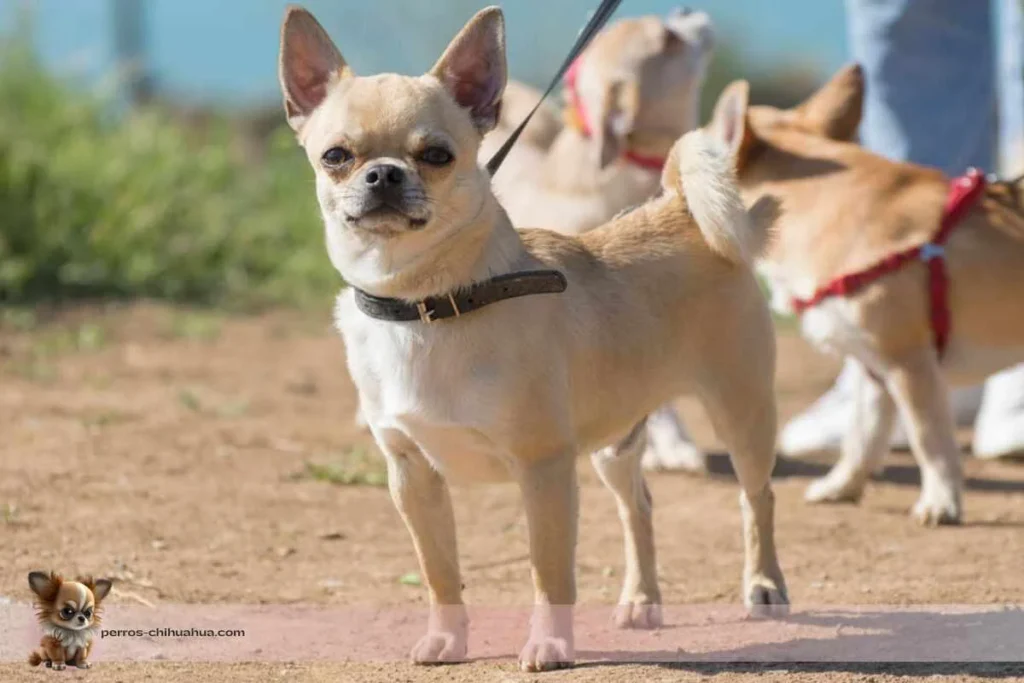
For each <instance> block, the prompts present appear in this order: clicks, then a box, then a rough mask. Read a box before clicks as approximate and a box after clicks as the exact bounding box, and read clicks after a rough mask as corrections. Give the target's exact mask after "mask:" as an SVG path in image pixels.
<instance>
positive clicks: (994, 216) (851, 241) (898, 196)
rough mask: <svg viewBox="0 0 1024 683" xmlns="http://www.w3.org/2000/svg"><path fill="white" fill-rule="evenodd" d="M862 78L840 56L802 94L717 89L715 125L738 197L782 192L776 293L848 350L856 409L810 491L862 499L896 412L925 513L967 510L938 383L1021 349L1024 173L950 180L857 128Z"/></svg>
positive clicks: (774, 262) (1008, 361) (770, 265)
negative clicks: (1023, 179)
mask: <svg viewBox="0 0 1024 683" xmlns="http://www.w3.org/2000/svg"><path fill="white" fill-rule="evenodd" d="M863 98H864V79H863V74H862V72H861V70H860V68H859V67H858V66H856V65H854V66H850V67H847V68H846V69H844V70H842V71H841V72H840V73H839V74H837V75H836V76H835V77H834V78H833V79H832V80H831V81H830V82H829V83H828V84H826V85H825V86H824V87H823V88H822V89H821V90H819V91H818V92H817V93H815V94H814V95H813V96H812V97H811V98H810V99H808V100H807V101H806V102H804V103H803V104H801V105H800V106H798V107H795V108H793V109H789V110H779V109H775V108H771V107H763V106H749V105H748V86H747V84H746V83H744V82H736V83H734V84H732V85H731V86H729V87H728V88H727V89H726V90H725V92H724V93H723V94H722V96H721V98H720V99H719V101H718V104H717V105H716V108H715V114H714V116H713V118H712V122H711V124H710V126H709V129H710V130H711V131H712V132H713V133H714V134H715V135H716V136H717V137H718V139H719V140H720V142H722V143H723V144H725V145H726V146H727V147H728V148H729V149H730V150H731V153H732V156H733V161H734V165H735V168H736V170H737V176H738V179H739V183H740V187H741V189H742V191H743V193H744V196H745V199H746V200H747V201H748V202H753V201H756V200H758V199H759V198H761V197H763V196H765V195H769V196H772V197H774V198H776V199H779V200H781V202H782V205H783V207H784V214H783V218H782V219H781V220H780V221H779V222H778V233H777V235H776V239H775V240H774V245H773V246H772V248H771V249H770V250H769V252H768V253H767V255H766V258H765V259H763V260H762V262H761V263H760V264H759V270H760V271H761V273H762V274H763V275H764V276H766V279H767V280H768V282H769V284H770V286H771V289H772V297H773V306H774V307H775V308H776V310H778V311H780V312H784V313H798V314H800V315H801V324H802V330H803V333H804V336H805V337H807V338H809V339H810V340H811V341H812V342H814V343H816V344H817V345H818V346H820V347H822V348H824V349H827V350H831V351H834V352H837V353H839V354H840V355H843V356H847V357H849V358H853V359H855V361H856V362H857V363H858V364H859V366H860V367H861V368H862V369H863V372H859V373H857V374H858V375H859V377H858V384H857V387H856V390H855V391H856V394H857V406H858V408H857V411H858V412H857V418H856V419H855V420H853V421H852V422H851V427H850V429H851V431H850V433H848V434H847V437H846V438H845V440H844V442H843V447H842V454H841V457H840V460H839V462H838V463H837V464H836V465H835V466H834V467H833V469H832V470H831V471H830V472H829V473H828V475H827V476H825V477H824V478H822V479H820V480H818V481H816V482H814V483H813V484H812V486H811V487H810V488H809V489H808V491H807V496H806V497H807V499H808V500H809V501H811V502H834V501H856V500H859V499H860V497H861V495H862V494H863V491H864V488H865V486H866V483H867V481H868V478H869V475H870V474H871V472H872V471H873V470H874V469H875V468H876V467H877V466H878V464H879V463H880V462H881V459H882V457H883V456H884V454H885V453H886V451H887V450H888V446H889V436H890V434H891V432H892V429H893V425H894V423H895V419H896V415H897V411H899V413H900V415H901V417H902V419H903V424H904V425H905V427H906V428H907V430H908V436H909V437H910V445H911V449H912V451H913V452H914V455H915V457H916V459H917V461H918V464H919V466H920V468H921V488H922V490H921V497H920V499H919V500H918V502H917V504H916V505H915V506H914V508H913V515H914V516H915V517H916V518H917V519H918V520H919V521H920V522H922V523H924V524H928V525H933V524H953V523H958V522H960V521H961V519H962V515H963V503H962V495H963V474H962V469H961V463H960V449H959V446H958V445H957V441H956V438H955V434H954V431H955V425H954V422H953V419H952V411H951V409H950V402H949V392H948V391H947V382H949V383H953V384H974V383H977V382H979V381H981V380H982V379H984V378H985V377H987V376H988V375H990V374H992V373H994V372H996V371H999V370H1001V369H1003V368H1006V367H1009V366H1011V365H1014V364H1016V363H1019V362H1021V361H1022V360H1024V315H1022V311H1024V307H1022V304H1021V297H1022V295H1024V205H1022V202H1021V196H1020V189H1021V188H1020V187H1019V186H1018V185H1016V184H1013V183H998V182H988V181H987V179H986V178H985V176H984V175H983V174H982V173H981V172H979V171H976V170H969V171H968V172H967V173H966V174H964V175H963V176H962V177H960V178H955V179H949V178H947V177H945V176H944V175H943V174H942V173H941V172H939V171H936V170H932V169H927V168H924V167H922V166H916V165H913V164H907V163H898V162H894V161H890V160H887V159H884V158H882V157H880V156H878V155H875V154H872V153H871V152H869V151H868V150H866V149H864V148H863V147H860V146H859V145H857V144H856V143H855V142H854V138H855V136H856V131H857V128H858V125H859V123H860V118H861V110H862V104H863Z"/></svg>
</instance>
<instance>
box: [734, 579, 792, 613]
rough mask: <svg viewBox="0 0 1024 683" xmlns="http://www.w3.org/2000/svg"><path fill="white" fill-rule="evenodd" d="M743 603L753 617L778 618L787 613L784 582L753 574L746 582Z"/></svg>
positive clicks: (787, 597) (787, 602) (786, 596)
mask: <svg viewBox="0 0 1024 683" xmlns="http://www.w3.org/2000/svg"><path fill="white" fill-rule="evenodd" d="M743 603H744V605H745V606H746V608H747V613H748V614H750V616H751V617H753V618H755V619H779V618H782V617H784V616H786V615H787V614H789V596H788V595H787V594H786V586H785V584H784V583H783V582H782V581H781V580H780V581H775V580H772V579H770V578H768V577H767V576H755V577H753V578H752V579H750V580H749V581H747V582H746V588H745V589H744V595H743Z"/></svg>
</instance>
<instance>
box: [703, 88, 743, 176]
mask: <svg viewBox="0 0 1024 683" xmlns="http://www.w3.org/2000/svg"><path fill="white" fill-rule="evenodd" d="M749 106H750V84H749V83H747V82H746V81H733V82H732V83H730V84H729V85H727V86H726V87H725V90H723V91H722V94H721V95H719V96H718V102H716V103H715V111H714V113H713V114H712V115H711V123H710V124H709V125H708V130H709V132H710V133H711V134H712V135H713V136H715V137H716V138H717V139H718V140H719V141H720V142H722V143H724V144H725V146H726V148H727V149H728V150H729V154H730V155H731V156H732V159H733V164H734V165H735V167H736V169H737V170H739V169H740V167H741V166H742V165H743V162H744V161H745V157H746V154H747V150H748V148H749V146H750V142H751V141H752V140H753V136H752V134H751V132H750V126H749V125H748V122H747V108H748V107H749Z"/></svg>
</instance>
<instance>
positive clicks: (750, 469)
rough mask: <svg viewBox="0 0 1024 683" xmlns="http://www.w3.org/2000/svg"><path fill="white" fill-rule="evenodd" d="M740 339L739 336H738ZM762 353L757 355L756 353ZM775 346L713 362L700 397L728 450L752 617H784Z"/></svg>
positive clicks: (746, 601)
mask: <svg viewBox="0 0 1024 683" xmlns="http://www.w3.org/2000/svg"><path fill="white" fill-rule="evenodd" d="M741 333H742V331H741ZM758 351H760V352H758ZM774 354H775V349H774V344H768V346H767V348H762V349H759V350H758V349H751V352H750V353H740V354H737V355H735V356H734V357H733V358H732V359H724V358H721V357H718V358H716V360H717V361H719V362H717V363H714V367H709V368H708V372H710V373H713V374H712V375H710V376H709V378H708V379H709V380H712V381H708V382H705V383H703V387H702V390H701V391H700V395H701V399H702V400H703V403H704V408H705V410H706V411H707V414H708V417H709V418H710V419H711V423H712V425H714V428H715V433H716V434H717V435H718V438H719V439H721V440H722V442H723V443H724V444H725V446H726V448H728V450H729V455H730V458H731V459H732V465H733V468H734V469H735V471H736V478H737V479H738V480H739V483H740V488H741V489H742V491H741V493H740V508H741V509H742V513H743V539H744V565H743V601H744V604H745V605H746V607H747V609H748V611H750V613H751V614H752V615H756V616H781V615H784V614H786V613H787V612H788V605H789V597H788V594H787V591H786V582H785V579H784V578H783V576H782V569H781V568H780V567H779V559H778V556H777V554H776V551H775V494H774V493H773V492H772V486H771V474H772V469H774V467H775V431H776V414H775V396H774V390H773V386H772V385H773V381H772V380H773V378H774V375H775V372H774Z"/></svg>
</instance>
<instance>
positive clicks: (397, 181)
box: [363, 164, 405, 190]
mask: <svg viewBox="0 0 1024 683" xmlns="http://www.w3.org/2000/svg"><path fill="white" fill-rule="evenodd" d="M363 179H364V180H365V181H366V184H367V185H369V186H370V187H372V188H373V189H375V190H384V189H387V188H390V187H396V186H398V185H401V184H402V182H403V181H404V180H405V171H403V170H402V169H400V168H399V167H398V166H395V165H394V164H378V165H377V166H373V167H372V168H370V169H369V170H368V171H367V172H366V175H365V176H363Z"/></svg>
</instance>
